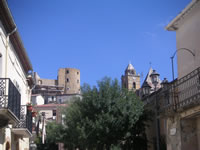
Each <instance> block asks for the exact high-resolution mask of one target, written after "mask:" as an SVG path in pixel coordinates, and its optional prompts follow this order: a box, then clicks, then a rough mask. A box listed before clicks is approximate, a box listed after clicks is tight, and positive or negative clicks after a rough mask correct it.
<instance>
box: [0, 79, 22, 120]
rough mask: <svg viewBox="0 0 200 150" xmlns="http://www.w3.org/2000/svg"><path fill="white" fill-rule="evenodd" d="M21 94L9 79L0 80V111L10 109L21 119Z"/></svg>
mask: <svg viewBox="0 0 200 150" xmlns="http://www.w3.org/2000/svg"><path fill="white" fill-rule="evenodd" d="M20 105H21V94H20V93H19V91H18V89H17V88H16V87H15V85H14V84H13V83H12V81H11V80H10V79H9V78H0V109H9V110H10V111H11V112H12V113H13V114H14V115H15V116H16V117H17V118H18V119H20Z"/></svg>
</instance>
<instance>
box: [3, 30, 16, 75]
mask: <svg viewBox="0 0 200 150" xmlns="http://www.w3.org/2000/svg"><path fill="white" fill-rule="evenodd" d="M16 31H17V27H15V28H14V29H13V30H12V31H11V32H10V33H8V35H7V36H6V63H5V78H7V70H8V69H7V67H8V47H9V39H10V36H11V35H12V34H14V33H15V32H16Z"/></svg>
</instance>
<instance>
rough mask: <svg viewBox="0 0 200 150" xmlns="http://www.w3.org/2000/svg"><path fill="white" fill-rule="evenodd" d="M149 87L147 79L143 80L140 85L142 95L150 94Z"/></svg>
mask: <svg viewBox="0 0 200 150" xmlns="http://www.w3.org/2000/svg"><path fill="white" fill-rule="evenodd" d="M150 89H151V86H150V85H149V84H148V83H147V81H145V82H144V83H143V85H142V93H143V95H144V96H146V95H149V94H150Z"/></svg>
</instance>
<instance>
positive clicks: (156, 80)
mask: <svg viewBox="0 0 200 150" xmlns="http://www.w3.org/2000/svg"><path fill="white" fill-rule="evenodd" d="M159 76H160V75H159V74H158V73H157V72H156V71H155V70H153V72H152V74H151V75H150V77H151V80H152V83H153V85H154V92H156V86H157V84H158V83H159ZM155 96H156V99H155V101H156V108H155V116H156V147H157V150H160V120H159V118H158V102H157V94H156V95H155Z"/></svg>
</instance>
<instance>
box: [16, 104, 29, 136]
mask: <svg viewBox="0 0 200 150" xmlns="http://www.w3.org/2000/svg"><path fill="white" fill-rule="evenodd" d="M15 128H26V129H28V131H29V132H30V133H32V113H31V112H30V111H29V110H27V106H26V105H21V110H20V122H19V124H17V125H16V126H15Z"/></svg>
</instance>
